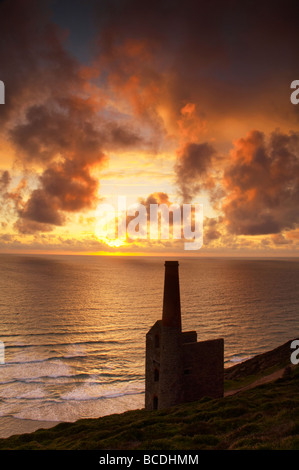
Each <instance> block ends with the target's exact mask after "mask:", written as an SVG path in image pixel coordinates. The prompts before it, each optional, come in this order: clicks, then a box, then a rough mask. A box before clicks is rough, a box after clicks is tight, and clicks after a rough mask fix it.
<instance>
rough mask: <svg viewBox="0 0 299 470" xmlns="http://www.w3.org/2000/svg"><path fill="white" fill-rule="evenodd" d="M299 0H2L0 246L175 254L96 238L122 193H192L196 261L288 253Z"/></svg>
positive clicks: (291, 247)
mask: <svg viewBox="0 0 299 470" xmlns="http://www.w3.org/2000/svg"><path fill="white" fill-rule="evenodd" d="M297 3H298V2H297V0H294V1H288V0H285V1H275V0H274V1H271V2H269V1H264V2H261V1H236V0H231V1H224V0H218V1H208V2H206V1H200V0H197V1H189V0H186V1H176V0H174V1H170V0H159V1H154V0H152V1H147V0H145V1H136V0H101V1H96V0H90V1H83V0H82V1H80V0H59V1H58V0H57V1H54V0H52V1H51V0H49V1H44V0H26V1H25V0H2V1H0V35H1V42H0V80H2V81H3V82H4V84H5V104H3V105H0V124H1V125H0V202H1V204H0V252H7V253H9V252H24V253H38V252H41V253H106V254H115V253H118V254H119V253H122V254H133V253H134V254H165V253H166V254H174V253H179V254H180V255H184V250H183V248H182V243H181V242H180V241H171V240H170V241H164V240H158V241H153V240H150V239H148V240H130V239H128V240H127V241H125V242H124V243H123V244H120V246H110V245H113V243H110V245H109V243H107V240H106V241H105V239H104V238H101V236H100V235H99V234H98V233H97V231H96V223H97V218H96V209H97V206H98V204H99V203H103V202H106V203H111V204H115V203H116V200H117V197H118V196H126V198H127V201H128V204H132V203H136V202H142V203H144V204H145V205H146V206H148V205H149V204H150V203H154V202H155V203H166V204H171V203H177V204H180V205H181V204H183V203H191V202H192V203H200V204H203V212H204V228H203V247H202V248H201V250H199V251H197V252H191V254H192V256H204V255H213V256H214V255H215V256H217V255H221V256H223V255H234V256H298V248H299V210H298V208H299V104H298V105H294V104H292V103H291V101H290V95H291V92H292V90H291V88H290V85H291V82H292V81H293V80H296V79H298V80H299V61H298V45H299V28H298V18H299V16H298V6H297ZM116 245H118V244H116ZM188 254H189V255H190V253H188Z"/></svg>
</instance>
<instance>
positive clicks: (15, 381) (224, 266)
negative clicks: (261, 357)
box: [0, 254, 299, 437]
mask: <svg viewBox="0 0 299 470" xmlns="http://www.w3.org/2000/svg"><path fill="white" fill-rule="evenodd" d="M167 259H171V258H167ZM176 259H177V258H176ZM164 261H165V260H164V258H162V257H151V256H147V257H137V256H135V257H127V256H120V257H116V256H72V255H65V256H62V255H61V256H59V255H57V256H56V255H13V254H10V255H8V254H0V293H1V295H0V341H1V343H0V345H2V361H1V362H2V363H0V437H8V436H11V435H14V434H21V433H27V432H32V431H34V430H36V429H39V428H48V427H51V426H54V425H55V424H58V423H59V422H66V421H67V422H74V421H76V420H78V419H82V418H97V417H100V416H104V415H108V414H114V413H122V412H124V411H128V410H132V409H140V408H143V407H144V378H145V377H144V374H145V335H146V333H147V331H148V330H149V329H150V327H151V326H152V325H153V324H154V323H155V322H156V320H158V319H160V318H161V316H162V301H163V283H164ZM179 276H180V293H181V309H182V328H183V330H185V331H187V330H196V331H197V333H198V340H199V341H200V340H206V339H215V338H219V337H222V338H224V348H225V349H224V354H225V367H230V366H232V365H234V364H236V363H238V362H241V361H244V360H246V359H248V358H250V357H252V356H254V355H256V354H260V353H262V352H265V351H267V350H270V349H273V348H275V347H277V346H279V345H281V344H283V343H284V342H286V341H288V340H290V339H295V338H298V337H299V259H295V258H294V259H282V258H276V259H275V258H271V259H270V258H268V259H248V258H243V259H242V258H205V257H198V258H187V257H186V258H182V259H179ZM0 352H1V351H0ZM0 359H1V356H0Z"/></svg>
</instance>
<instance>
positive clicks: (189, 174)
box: [175, 142, 216, 202]
mask: <svg viewBox="0 0 299 470" xmlns="http://www.w3.org/2000/svg"><path fill="white" fill-rule="evenodd" d="M215 153H216V151H215V149H214V148H213V147H212V146H211V145H210V144H208V143H206V142H204V143H201V144H197V143H188V144H186V145H185V146H184V147H183V148H182V149H181V151H180V152H179V158H178V161H177V163H176V165H175V171H176V175H177V184H178V186H179V188H180V192H181V194H182V196H183V199H184V201H185V202H191V200H192V198H193V196H194V195H195V194H196V193H197V192H198V191H199V190H200V189H201V187H203V188H205V187H207V182H208V178H207V175H208V171H209V169H210V168H211V166H212V157H213V155H215Z"/></svg>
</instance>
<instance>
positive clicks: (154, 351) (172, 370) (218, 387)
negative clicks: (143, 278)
mask: <svg viewBox="0 0 299 470" xmlns="http://www.w3.org/2000/svg"><path fill="white" fill-rule="evenodd" d="M178 266H179V263H178V262H177V261H166V262H165V282H164V298H163V315H162V320H158V321H157V322H156V323H155V324H154V325H153V326H152V327H151V329H150V330H149V331H148V333H147V335H146V370H145V408H146V409H147V410H155V409H162V408H167V407H170V406H173V405H177V404H179V403H184V402H191V401H196V400H199V399H200V398H202V397H205V396H208V397H212V398H219V397H223V380H224V379H223V376H224V340H223V339H222V338H220V339H214V340H208V341H200V342H197V333H196V331H186V332H182V325H181V303H180V287H179V272H178Z"/></svg>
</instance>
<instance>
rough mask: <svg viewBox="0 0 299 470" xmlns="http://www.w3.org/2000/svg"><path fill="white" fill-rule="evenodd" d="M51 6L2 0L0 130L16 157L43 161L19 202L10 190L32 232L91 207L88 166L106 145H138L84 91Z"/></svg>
mask: <svg viewBox="0 0 299 470" xmlns="http://www.w3.org/2000/svg"><path fill="white" fill-rule="evenodd" d="M50 5H51V4H50V2H47V1H37V0H29V1H28V2H24V1H22V0H12V1H11V2H4V3H3V4H1V5H0V27H1V45H0V64H1V79H3V80H4V81H5V83H6V84H7V100H6V105H5V108H4V109H3V113H1V118H0V119H1V120H2V124H3V127H2V130H3V131H4V132H6V135H7V136H8V137H9V138H10V141H11V143H12V144H13V145H14V147H15V149H16V154H17V160H18V162H19V163H21V164H22V165H25V167H28V168H30V165H31V164H33V163H35V164H36V163H37V164H38V165H39V166H40V167H41V168H42V173H41V175H40V177H39V179H38V181H39V187H38V188H37V189H35V190H33V191H32V192H31V194H29V197H28V198H27V199H26V200H25V201H22V200H21V193H19V192H18V195H17V196H16V194H12V195H11V198H12V199H14V200H15V201H17V204H16V209H17V214H18V216H19V217H20V218H21V219H23V220H21V221H20V223H19V224H17V225H16V227H18V228H20V229H21V230H22V231H23V233H24V231H26V230H27V228H28V227H29V225H28V224H29V222H28V221H31V222H32V223H31V225H30V227H29V231H30V232H31V231H34V229H35V228H36V229H37V230H40V229H43V228H44V229H45V230H46V231H48V229H49V226H50V225H53V226H55V225H62V224H63V223H64V221H65V215H64V212H76V211H80V210H84V209H90V208H92V207H94V205H95V204H96V202H97V200H98V189H99V181H98V179H96V178H95V177H94V176H92V171H93V170H94V169H95V168H101V166H102V165H103V164H104V163H105V162H106V160H107V157H106V153H105V151H106V150H107V149H109V148H111V149H118V148H120V147H121V148H122V149H123V148H131V147H134V146H136V145H141V144H142V139H141V137H140V136H139V134H138V132H136V131H135V130H134V129H132V128H131V127H130V126H129V125H122V124H121V123H118V122H114V121H111V122H110V121H109V120H105V119H103V118H102V119H100V118H99V115H98V111H99V109H100V106H99V104H98V102H97V100H96V99H93V97H91V96H88V93H87V92H86V88H88V83H87V81H86V80H85V79H84V78H82V77H83V75H84V74H82V69H81V67H80V64H79V63H78V62H77V61H76V60H74V59H73V58H72V57H71V56H70V55H69V53H68V52H67V51H66V49H65V48H64V40H65V37H66V35H65V33H63V32H62V31H61V30H60V29H59V28H58V27H57V26H56V25H55V24H54V23H53V22H52V21H51V14H50V9H49V7H50ZM1 111H2V110H1ZM104 147H105V150H104ZM3 178H4V176H3ZM25 220H26V227H25V225H24V224H25V222H24V221H25ZM43 224H46V225H43ZM24 227H25V228H24Z"/></svg>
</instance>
